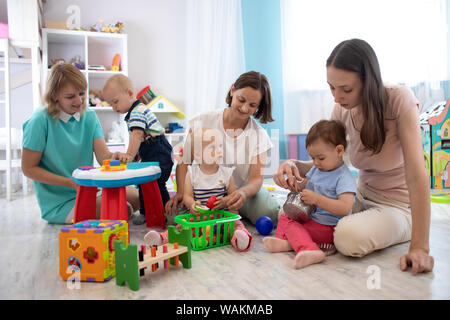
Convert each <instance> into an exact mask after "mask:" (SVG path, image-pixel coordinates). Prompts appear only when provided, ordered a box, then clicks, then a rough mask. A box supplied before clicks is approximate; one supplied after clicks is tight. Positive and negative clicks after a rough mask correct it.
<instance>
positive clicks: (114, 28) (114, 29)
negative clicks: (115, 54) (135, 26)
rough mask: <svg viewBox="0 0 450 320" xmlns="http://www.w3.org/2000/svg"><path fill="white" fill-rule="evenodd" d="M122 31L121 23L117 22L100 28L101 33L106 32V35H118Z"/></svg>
mask: <svg viewBox="0 0 450 320" xmlns="http://www.w3.org/2000/svg"><path fill="white" fill-rule="evenodd" d="M122 29H123V22H120V21H119V22H117V23H116V24H110V25H108V26H103V27H102V32H108V33H120V31H121V30H122Z"/></svg>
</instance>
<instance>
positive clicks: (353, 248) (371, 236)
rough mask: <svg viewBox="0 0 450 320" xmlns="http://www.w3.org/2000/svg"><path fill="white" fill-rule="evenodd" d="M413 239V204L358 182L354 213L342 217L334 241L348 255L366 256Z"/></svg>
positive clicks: (341, 251)
mask: <svg viewBox="0 0 450 320" xmlns="http://www.w3.org/2000/svg"><path fill="white" fill-rule="evenodd" d="M409 240H411V208H410V206H409V204H408V203H404V202H400V201H396V200H392V199H388V198H386V197H384V196H383V195H380V194H377V193H375V192H373V191H371V190H369V189H367V188H366V187H364V186H362V185H358V191H357V194H356V200H355V204H354V205H353V209H352V214H351V215H349V216H346V217H344V218H342V219H341V220H339V223H338V224H337V226H336V229H335V231H334V244H335V246H336V248H337V250H338V251H339V252H340V253H342V254H343V255H346V256H352V257H363V256H365V255H367V254H369V253H371V252H373V251H375V250H380V249H383V248H386V247H389V246H392V245H394V244H398V243H402V242H405V241H409Z"/></svg>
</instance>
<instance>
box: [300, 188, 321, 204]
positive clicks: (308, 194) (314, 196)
mask: <svg viewBox="0 0 450 320" xmlns="http://www.w3.org/2000/svg"><path fill="white" fill-rule="evenodd" d="M319 196H320V195H319V194H318V193H315V192H314V191H311V190H308V189H304V190H303V191H302V193H301V199H302V201H303V202H304V203H306V204H310V205H315V204H316V203H317V201H318V200H319Z"/></svg>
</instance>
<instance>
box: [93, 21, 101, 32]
mask: <svg viewBox="0 0 450 320" xmlns="http://www.w3.org/2000/svg"><path fill="white" fill-rule="evenodd" d="M103 24H104V21H103V20H97V22H96V23H95V24H94V25H93V26H91V29H90V31H94V32H102V28H103Z"/></svg>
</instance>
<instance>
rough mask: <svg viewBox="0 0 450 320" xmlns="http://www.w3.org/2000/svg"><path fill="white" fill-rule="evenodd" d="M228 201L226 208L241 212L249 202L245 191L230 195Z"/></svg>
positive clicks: (240, 190)
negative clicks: (246, 202)
mask: <svg viewBox="0 0 450 320" xmlns="http://www.w3.org/2000/svg"><path fill="white" fill-rule="evenodd" d="M227 198H228V199H227V200H226V207H228V209H230V210H239V209H240V208H242V206H243V205H244V203H245V200H247V195H246V193H245V191H244V190H242V189H238V190H236V191H234V192H233V193H232V194H230V195H229V196H228V197H227Z"/></svg>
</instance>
